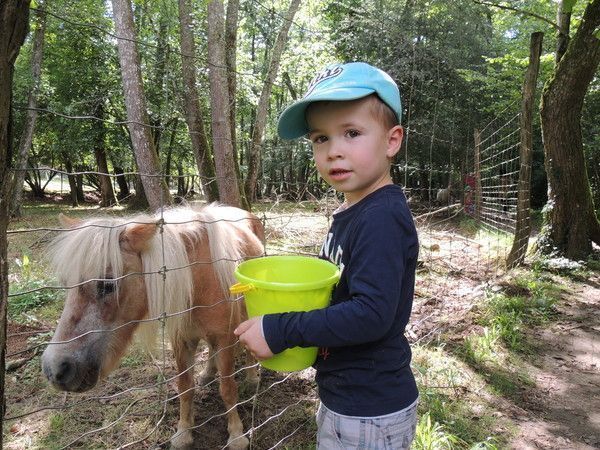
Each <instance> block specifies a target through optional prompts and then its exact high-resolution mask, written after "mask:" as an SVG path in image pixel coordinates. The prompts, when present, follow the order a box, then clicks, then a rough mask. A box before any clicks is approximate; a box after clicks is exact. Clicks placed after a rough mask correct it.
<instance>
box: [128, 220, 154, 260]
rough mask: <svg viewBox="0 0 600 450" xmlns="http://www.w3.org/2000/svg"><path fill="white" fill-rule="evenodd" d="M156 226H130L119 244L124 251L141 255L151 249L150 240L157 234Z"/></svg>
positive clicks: (141, 224) (139, 224) (140, 224)
mask: <svg viewBox="0 0 600 450" xmlns="http://www.w3.org/2000/svg"><path fill="white" fill-rule="evenodd" d="M156 229H157V227H156V224H154V223H136V224H134V225H130V226H128V227H127V228H125V230H124V231H123V233H121V236H120V238H119V244H120V245H121V248H122V249H123V250H129V251H132V252H135V253H141V252H143V251H144V250H146V249H147V248H148V247H150V240H151V239H152V237H153V236H154V235H155V234H156Z"/></svg>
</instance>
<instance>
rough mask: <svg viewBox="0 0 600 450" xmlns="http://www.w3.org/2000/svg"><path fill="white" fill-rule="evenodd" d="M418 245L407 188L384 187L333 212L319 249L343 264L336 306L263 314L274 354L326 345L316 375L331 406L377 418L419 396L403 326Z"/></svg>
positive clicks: (322, 395) (410, 298)
mask: <svg viewBox="0 0 600 450" xmlns="http://www.w3.org/2000/svg"><path fill="white" fill-rule="evenodd" d="M418 249H419V245H418V238H417V232H416V229H415V226H414V223H413V220H412V216H411V214H410V210H409V208H408V205H407V203H406V198H405V197H404V194H403V192H402V189H401V188H400V187H399V186H395V185H388V186H384V187H382V188H380V189H378V190H377V191H375V192H373V193H371V194H369V195H368V196H367V197H365V198H364V199H362V200H361V201H360V202H358V203H356V204H355V205H352V206H351V207H349V208H348V209H346V210H344V211H341V212H338V213H336V214H334V216H333V223H332V225H331V228H330V230H329V232H328V235H327V238H326V240H325V243H324V244H323V247H322V249H321V255H320V256H321V257H322V258H326V259H329V260H330V261H331V262H333V263H335V264H337V265H338V267H339V268H340V271H341V278H340V281H339V283H338V284H337V286H336V287H335V288H334V291H333V294H332V301H331V305H330V306H329V307H327V308H324V309H320V310H316V311H309V312H302V313H283V314H268V315H266V316H264V318H263V331H264V334H265V339H266V341H267V343H268V345H269V347H270V349H271V351H272V352H273V353H279V352H281V351H283V350H285V349H286V348H291V347H296V346H300V347H310V346H318V347H321V352H320V353H319V356H318V358H317V361H316V363H315V366H314V367H315V368H316V370H317V375H316V381H317V384H318V387H319V396H320V398H321V401H322V402H323V403H324V404H325V406H327V408H329V409H331V410H332V411H335V412H337V413H339V414H344V415H349V416H362V417H372V416H379V415H385V414H390V413H392V412H396V411H399V410H401V409H403V408H405V407H407V406H409V405H411V404H412V403H413V402H414V401H415V400H416V398H417V396H418V393H417V387H416V383H415V379H414V376H413V374H412V371H411V369H410V359H411V351H410V346H409V344H408V341H407V340H406V337H405V336H404V331H405V328H406V325H407V323H408V320H409V317H410V312H411V309H412V302H413V296H414V285H415V270H416V265H417V255H418Z"/></svg>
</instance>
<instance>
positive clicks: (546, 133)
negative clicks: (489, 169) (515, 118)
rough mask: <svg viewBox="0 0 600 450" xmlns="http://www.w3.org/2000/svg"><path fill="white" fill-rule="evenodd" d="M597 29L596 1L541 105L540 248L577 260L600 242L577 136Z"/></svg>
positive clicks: (598, 50) (599, 44)
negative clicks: (543, 189) (543, 197)
mask: <svg viewBox="0 0 600 450" xmlns="http://www.w3.org/2000/svg"><path fill="white" fill-rule="evenodd" d="M598 27H600V0H592V1H590V3H588V5H587V7H586V9H585V12H584V14H583V19H582V21H581V23H580V25H579V27H578V29H577V31H576V33H575V35H574V36H573V37H572V39H571V40H570V42H569V45H568V47H567V49H566V51H565V54H564V55H563V57H562V59H561V60H560V61H559V62H558V63H557V65H556V68H555V70H554V75H553V77H552V78H551V79H550V81H548V83H547V84H546V86H545V87H544V92H543V94H542V102H541V106H540V115H541V119H542V137H543V141H544V152H545V155H546V160H545V165H546V174H547V175H548V204H547V205H546V211H547V213H546V216H545V218H544V227H543V228H542V231H541V232H540V237H539V239H538V246H539V248H540V249H541V250H542V251H544V252H554V251H555V249H556V250H558V251H559V252H560V253H562V254H564V255H566V256H567V257H569V258H571V259H576V260H579V259H585V258H586V257H587V256H588V255H589V254H590V253H591V252H592V241H593V242H596V243H597V244H598V245H600V224H599V223H598V219H597V218H596V215H595V212H594V203H593V200H592V196H591V192H590V182H589V178H588V175H587V168H586V164H585V156H584V151H583V140H582V135H581V112H582V108H583V101H584V98H585V95H586V93H587V90H588V87H589V85H590V83H591V82H592V80H593V78H594V76H595V74H596V70H597V68H598V64H599V63H600V40H599V39H598V37H597V36H595V33H597V31H596V30H597V29H598Z"/></svg>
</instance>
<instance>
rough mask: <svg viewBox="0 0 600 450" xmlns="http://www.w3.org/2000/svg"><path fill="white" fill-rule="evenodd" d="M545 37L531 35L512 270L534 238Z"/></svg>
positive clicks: (509, 262) (538, 34) (522, 117)
mask: <svg viewBox="0 0 600 450" xmlns="http://www.w3.org/2000/svg"><path fill="white" fill-rule="evenodd" d="M543 37H544V33H541V32H536V33H532V34H531V40H530V45H529V66H528V67H527V72H526V73H525V80H524V81H523V93H522V95H523V98H522V100H521V118H520V128H521V146H520V148H519V158H520V161H521V166H520V169H519V183H518V193H517V220H516V226H515V238H514V240H513V245H512V248H511V250H510V253H509V254H508V257H507V258H506V265H507V266H508V267H516V266H518V265H521V264H522V263H523V260H524V259H525V253H526V252H527V245H528V243H529V235H530V234H531V214H530V211H531V162H532V159H533V148H532V147H533V138H532V133H533V131H532V129H533V125H532V124H533V105H534V102H535V85H536V82H537V77H538V72H539V67H540V55H541V53H542V39H543Z"/></svg>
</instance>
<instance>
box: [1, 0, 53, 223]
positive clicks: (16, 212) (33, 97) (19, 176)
mask: <svg viewBox="0 0 600 450" xmlns="http://www.w3.org/2000/svg"><path fill="white" fill-rule="evenodd" d="M39 6H40V8H41V9H38V11H37V12H36V13H35V14H36V17H37V24H36V25H37V26H36V29H35V33H34V36H33V48H32V51H31V78H32V81H33V83H32V86H31V91H29V99H28V100H27V115H26V117H25V125H24V126H23V132H22V133H21V139H20V140H19V150H18V153H17V161H16V164H15V169H16V170H15V175H14V178H13V183H12V197H11V202H10V212H11V215H12V216H13V217H21V204H22V198H23V182H24V180H25V169H26V168H27V159H28V157H29V151H30V149H31V143H32V142H33V133H34V132H35V123H36V121H37V116H38V113H37V106H38V102H37V99H38V95H39V91H40V79H41V73H42V59H43V54H44V35H45V34H46V13H45V12H44V11H43V9H44V7H47V6H48V2H45V3H40V5H39Z"/></svg>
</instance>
